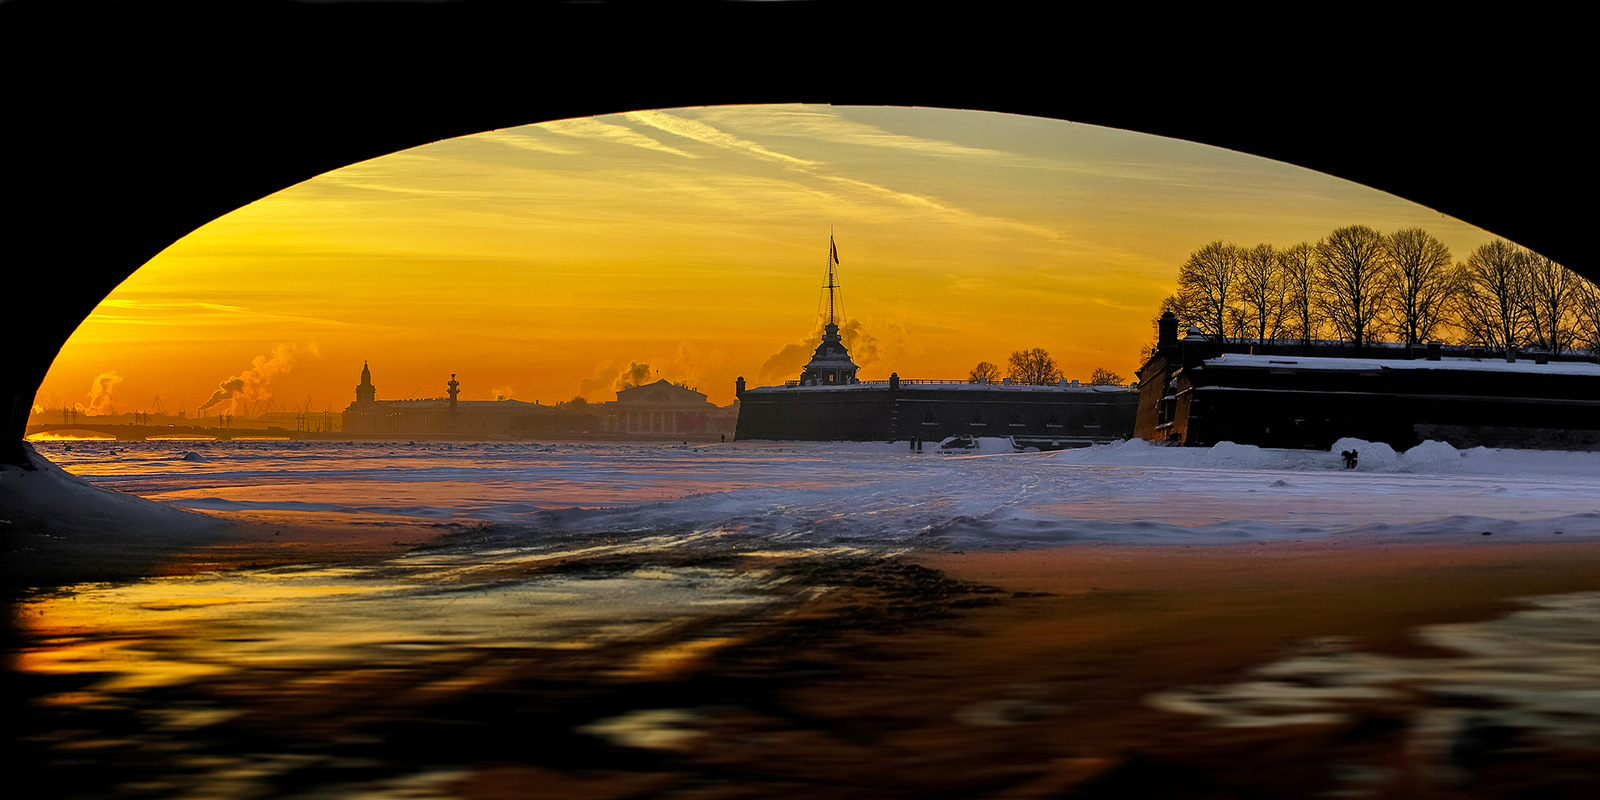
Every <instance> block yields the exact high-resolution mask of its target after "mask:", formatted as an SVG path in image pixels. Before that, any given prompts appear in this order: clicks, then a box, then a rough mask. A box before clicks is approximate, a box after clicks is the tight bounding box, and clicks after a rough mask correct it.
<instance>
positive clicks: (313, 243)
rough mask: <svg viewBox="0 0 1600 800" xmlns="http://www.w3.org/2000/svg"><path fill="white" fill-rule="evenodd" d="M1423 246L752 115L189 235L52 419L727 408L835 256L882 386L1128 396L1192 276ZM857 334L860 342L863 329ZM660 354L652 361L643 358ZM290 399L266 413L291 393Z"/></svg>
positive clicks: (82, 358)
mask: <svg viewBox="0 0 1600 800" xmlns="http://www.w3.org/2000/svg"><path fill="white" fill-rule="evenodd" d="M1350 224H1364V225H1369V226H1372V227H1374V228H1378V229H1379V230H1384V231H1389V230H1394V229H1398V228H1401V227H1421V228H1423V229H1425V230H1427V231H1429V232H1430V233H1432V234H1434V235H1435V236H1437V237H1438V238H1439V239H1441V240H1442V241H1444V242H1445V243H1446V244H1447V245H1449V246H1450V248H1451V251H1452V254H1453V255H1454V256H1455V257H1456V259H1457V260H1464V259H1465V257H1466V255H1467V254H1468V253H1469V252H1470V251H1471V250H1472V249H1473V248H1475V247H1476V246H1478V245H1479V244H1482V243H1484V242H1487V241H1490V240H1492V239H1493V238H1494V236H1493V235H1492V234H1490V233H1488V232H1486V231H1483V230H1481V229H1479V228H1476V227H1473V226H1471V225H1468V224H1466V223H1463V222H1461V221H1459V220H1455V219H1453V218H1450V217H1446V216H1444V215H1442V214H1439V213H1438V212H1435V211H1432V210H1430V209H1427V208H1424V207H1422V206H1418V205H1416V204H1413V203H1410V202H1408V201H1405V200H1401V199H1399V198H1396V197H1393V196H1391V195H1387V194H1384V193H1382V192H1378V191H1376V190H1373V189H1369V188H1366V187H1363V186H1359V185H1357V184H1353V183H1350V182H1348V181H1344V180H1341V179H1337V178H1333V177H1330V176H1327V175H1322V174H1319V173H1315V172H1312V171H1309V170H1306V169H1302V168H1300V167H1295V166H1291V165H1287V164H1283V163H1279V162H1274V161H1270V160H1267V159H1262V158H1258V157H1255V156H1249V155H1245V154H1241V153H1236V152H1232V151H1228V150H1222V149H1219V148H1214V147H1208V146H1203V145H1198V144H1194V143H1190V142H1183V141H1178V140H1172V139H1164V138H1161V137H1156V136H1149V135H1145V134H1137V133H1130V132H1127V131H1119V130H1113V129H1108V128H1100V127H1095V126H1089V125H1081V124H1074V123H1068V122H1061V121H1058V120H1050V119H1039V118H1032V117H1021V116H1015V115H1005V114H994V113H987V112H974V111H953V110H942V109H920V108H919V109H914V108H876V107H833V106H802V105H786V106H731V107H711V108H688V109H669V110H661V111H641V112H633V113H628V114H618V115H609V116H604V117H596V118H590V119H576V120H564V121H558V122H549V123H544V124H540V125H530V126H524V127H519V128H511V129H504V130H499V131H492V132H488V133H482V134H477V135H474V136H466V137H462V138H458V139H451V140H447V141H443V142H436V143H433V144H429V145H425V146H422V147H417V148H413V149H411V150H407V151H404V152H400V153H395V154H392V155H388V156H384V157H381V158H376V159H373V160H370V161H366V162H362V163H359V164H353V165H350V166H348V167H345V168H342V169H339V170H335V171H333V172H329V173H326V174H323V175H320V176H317V177H316V178H313V179H311V180H308V181H305V182H303V183H300V184H297V185H295V186H292V187H289V188H287V189H284V190H283V191H281V192H278V193H276V194H274V195H271V196H269V197H266V198H263V199H261V200H259V201H257V202H255V203H252V204H250V205H249V206H246V207H244V208H241V209H239V210H237V211H235V212H233V213H231V214H229V215H227V216H225V217H223V218H221V219H218V220H216V221H214V222H212V223H211V224H209V225H206V226H205V227H203V228H201V229H199V230H196V231H194V232H193V233H191V234H190V235H188V236H186V237H184V238H183V239H182V240H180V241H178V242H177V243H175V244H173V245H172V246H171V247H169V248H167V249H166V250H165V251H163V252H162V253H161V254H159V255H158V256H156V257H155V258H154V259H152V260H151V261H150V262H149V263H148V264H146V265H145V266H144V267H142V268H141V269H140V270H139V271H138V272H136V273H135V274H134V275H133V276H132V277H130V278H129V279H128V280H127V281H125V282H124V283H123V284H122V285H121V286H119V287H117V289H116V290H115V291H114V292H112V294H111V295H110V296H109V297H107V298H106V299H105V300H104V301H103V302H102V303H101V304H100V306H99V307H98V308H96V309H95V311H94V312H93V313H92V314H91V315H90V317H89V318H88V319H87V320H86V321H85V322H84V323H83V324H82V325H81V326H79V328H78V330H77V331H76V333H75V334H74V335H73V336H72V338H71V339H70V340H69V341H68V342H67V344H66V346H65V347H63V348H62V350H61V353H60V354H59V356H58V357H57V358H56V361H55V362H54V364H53V365H52V368H51V370H50V372H49V374H48V376H47V377H46V378H45V381H44V383H43V384H42V386H41V388H40V390H39V393H38V395H37V397H36V398H35V401H34V402H35V407H36V408H37V409H47V410H46V411H45V412H44V413H45V415H46V416H45V417H44V418H42V419H41V421H53V420H51V419H49V418H48V414H49V411H51V410H54V411H56V413H58V414H59V409H60V408H62V407H63V406H66V407H77V408H79V409H80V410H81V411H82V412H83V413H84V414H87V415H97V414H108V413H111V412H112V411H113V410H114V411H118V412H123V413H126V412H129V411H155V410H156V407H155V398H156V396H158V395H159V397H160V398H161V403H162V405H163V407H164V408H165V410H166V411H167V412H169V413H172V412H176V411H177V410H179V409H180V408H182V409H183V410H185V411H186V412H187V414H188V416H189V417H191V418H193V417H195V416H197V412H198V410H199V409H200V408H201V406H203V405H204V404H206V403H207V402H208V401H209V400H210V399H211V398H212V397H213V396H214V395H215V394H217V393H218V390H219V387H220V386H221V385H222V384H223V383H224V382H227V381H229V380H230V379H238V384H237V385H238V386H239V387H240V388H239V389H238V390H237V393H236V397H233V398H228V399H224V400H222V401H221V402H219V403H218V404H217V405H214V406H212V407H211V408H210V409H209V410H208V411H207V413H208V414H215V413H218V412H219V411H221V412H222V413H235V414H242V415H254V414H255V413H259V412H260V411H262V410H263V409H264V408H267V407H270V408H271V409H272V410H274V411H292V410H298V409H300V408H301V407H303V406H305V405H306V404H307V400H308V398H309V401H310V410H312V411H314V412H318V413H320V412H323V411H334V412H337V411H339V410H341V409H343V408H344V407H345V406H347V405H348V404H349V403H350V402H351V400H353V399H354V388H355V385H356V383H357V381H358V376H359V373H360V371H361V366H362V363H363V362H364V361H365V362H368V363H370V364H371V368H372V373H373V382H374V384H376V385H377V387H378V397H379V399H406V398H416V397H439V396H442V395H443V394H444V388H445V382H446V381H448V380H450V375H451V374H456V375H457V376H458V380H460V382H461V387H462V394H461V397H462V399H469V400H485V399H495V398H497V397H502V396H503V397H510V398H513V399H517V400H524V401H539V402H543V403H546V404H553V403H555V402H559V401H565V400H570V399H572V398H573V397H575V396H583V397H585V398H587V399H588V400H590V401H605V400H611V399H614V398H615V395H614V392H615V391H616V389H617V388H619V387H620V382H621V381H622V380H624V379H626V378H627V377H628V375H629V374H630V371H633V372H635V373H637V374H645V375H648V376H649V379H651V380H654V379H655V378H656V377H663V378H667V379H669V380H673V381H683V382H685V383H687V384H688V385H689V386H692V387H695V388H697V389H698V390H700V391H702V392H705V393H706V394H707V395H708V396H709V399H710V400H711V401H712V402H714V403H717V404H718V405H726V404H728V403H731V402H732V401H733V384H734V379H735V378H737V377H739V376H743V377H745V378H746V379H747V380H748V381H749V382H750V384H751V385H753V386H758V385H767V384H772V383H781V382H782V381H784V380H788V379H792V378H795V377H798V374H799V368H800V365H801V364H802V363H803V362H804V360H805V357H806V356H808V355H809V348H808V347H807V346H806V345H805V342H806V341H807V339H808V338H809V337H810V336H812V335H813V333H814V332H815V330H816V328H817V325H818V315H819V295H820V290H821V286H822V283H823V281H824V277H823V273H824V270H825V267H826V263H827V252H828V237H829V234H830V232H832V234H833V235H834V236H835V237H836V240H837V243H838V251H839V256H840V260H841V267H840V275H841V282H842V283H843V286H844V289H843V311H844V315H845V318H846V319H847V320H849V322H850V326H847V327H850V328H851V329H852V330H855V331H858V333H857V335H856V336H855V339H854V341H849V340H847V343H849V344H851V346H852V352H853V354H854V355H855V356H856V358H857V363H858V364H860V366H861V367H862V369H861V376H862V377H863V378H864V379H867V378H885V377H887V376H888V375H889V373H890V372H897V373H899V374H900V375H901V376H902V377H906V378H960V377H964V376H965V375H966V374H967V372H968V370H970V369H971V368H972V366H973V365H974V364H976V363H977V362H979V361H990V362H993V363H997V364H1004V363H1005V360H1006V357H1007V355H1008V354H1009V353H1011V352H1012V351H1013V350H1019V349H1028V348H1032V347H1043V348H1044V349H1045V350H1047V351H1049V352H1050V353H1051V354H1052V355H1053V356H1054V357H1055V358H1056V360H1057V361H1058V362H1059V363H1060V365H1061V367H1062V368H1063V370H1064V371H1065V373H1066V376H1067V377H1068V378H1079V379H1082V380H1087V379H1088V377H1089V374H1090V372H1091V371H1092V370H1094V369H1095V368H1097V367H1105V368H1108V369H1111V370H1114V371H1116V372H1118V373H1120V374H1121V375H1122V376H1123V377H1124V378H1125V379H1132V377H1133V370H1134V368H1135V367H1136V366H1137V364H1135V363H1134V362H1135V360H1136V357H1137V353H1138V351H1139V348H1141V347H1142V346H1143V345H1145V344H1147V343H1148V341H1149V340H1150V339H1151V338H1152V336H1151V333H1152V331H1151V319H1152V318H1153V317H1154V316H1155V314H1156V312H1157V310H1158V307H1159V304H1160V302H1161V300H1162V298H1164V297H1166V296H1167V295H1168V294H1171V293H1172V292H1173V291H1174V289H1175V285H1176V277H1177V271H1178V266H1179V265H1180V264H1181V263H1182V262H1183V261H1184V259H1185V258H1187V256H1188V254H1189V253H1190V252H1192V251H1194V250H1195V249H1197V248H1198V247H1200V246H1202V245H1204V244H1205V243H1207V242H1210V241H1213V240H1218V239H1220V240H1224V241H1233V242H1237V243H1240V244H1244V245H1253V244H1256V243H1258V242H1267V243H1270V244H1274V245H1278V246H1287V245H1291V244H1294V243H1297V242H1300V241H1316V240H1317V239H1318V238H1320V237H1322V236H1324V235H1326V234H1327V233H1328V232H1329V231H1331V230H1333V229H1334V228H1336V227H1340V226H1344V225H1350ZM852 326H853V327H852ZM639 365H648V369H647V370H643V369H642V368H639ZM268 401H270V404H269V402H268Z"/></svg>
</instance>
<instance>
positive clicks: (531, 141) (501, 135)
mask: <svg viewBox="0 0 1600 800" xmlns="http://www.w3.org/2000/svg"><path fill="white" fill-rule="evenodd" d="M528 127H530V128H536V126H531V125H530V126H528ZM476 138H478V139H480V140H482V141H485V142H494V143H495V144H503V145H505V146H507V147H515V148H517V149H519V150H534V151H537V152H540V153H553V154H555V155H558V156H575V155H578V154H579V153H581V152H583V151H582V150H579V149H576V148H572V147H562V146H561V145H559V144H557V143H555V142H551V141H546V140H545V139H543V138H541V137H536V136H529V135H527V134H524V133H517V132H514V131H509V130H501V131H489V132H488V133H480V134H478V136H477V137H476Z"/></svg>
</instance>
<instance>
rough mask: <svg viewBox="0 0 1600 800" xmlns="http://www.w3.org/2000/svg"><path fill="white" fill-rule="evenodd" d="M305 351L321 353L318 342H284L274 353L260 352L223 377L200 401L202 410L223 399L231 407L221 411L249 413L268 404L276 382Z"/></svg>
mask: <svg viewBox="0 0 1600 800" xmlns="http://www.w3.org/2000/svg"><path fill="white" fill-rule="evenodd" d="M301 351H306V352H309V353H311V355H313V356H317V355H321V353H320V352H318V349H317V346H316V345H315V344H311V345H308V346H304V347H302V346H301V345H290V344H280V345H278V346H277V347H274V348H272V355H271V356H256V357H255V360H254V361H252V362H251V363H250V368H249V369H247V370H245V371H244V372H241V373H239V374H238V375H234V376H232V377H230V378H228V379H227V380H225V381H223V382H222V383H221V385H219V386H218V387H217V390H216V391H215V392H212V393H211V398H210V399H208V400H206V401H205V402H204V403H201V404H200V410H199V413H200V414H201V415H204V414H205V413H206V411H207V410H208V409H211V408H212V407H214V406H218V405H221V404H223V403H226V404H227V407H226V408H222V409H218V411H217V413H219V414H238V413H241V412H242V413H244V414H245V415H246V416H249V415H250V413H251V412H252V410H257V409H260V408H262V407H264V406H265V405H266V403H267V401H269V400H271V399H272V382H273V381H274V380H276V379H277V378H278V377H279V376H281V375H283V374H284V373H286V372H288V371H289V370H290V369H293V368H294V362H295V358H296V357H297V356H298V355H299V354H300V352H301Z"/></svg>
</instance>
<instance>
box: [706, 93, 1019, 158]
mask: <svg viewBox="0 0 1600 800" xmlns="http://www.w3.org/2000/svg"><path fill="white" fill-rule="evenodd" d="M697 110H698V109H697ZM702 114H703V117H704V118H705V119H709V120H712V121H716V122H720V121H727V122H728V123H729V124H731V125H733V126H734V127H738V128H740V129H743V130H754V131H759V132H761V133H767V134H776V135H782V136H804V137H807V138H810V139H814V140H818V141H825V142H834V143H836V144H849V145H859V146H863V147H884V148H892V149H895V150H910V151H915V152H919V153H926V154H929V155H936V156H950V157H960V158H983V159H992V158H996V157H1004V156H1007V155H1009V154H1007V153H1004V152H1002V151H999V150H990V149H987V148H982V147H967V146H966V145H960V144H956V143H955V142H948V141H944V140H941V139H929V138H925V137H921V136H907V135H906V134H902V133H893V132H890V131H886V130H884V129H882V128H880V127H878V126H876V125H868V124H866V123H864V122H856V121H854V120H849V119H846V118H844V117H843V116H842V115H841V114H840V112H839V110H838V109H834V108H827V107H817V106H799V105H796V106H777V107H774V106H763V107H747V106H724V107H712V108H707V109H704V111H703V112H702Z"/></svg>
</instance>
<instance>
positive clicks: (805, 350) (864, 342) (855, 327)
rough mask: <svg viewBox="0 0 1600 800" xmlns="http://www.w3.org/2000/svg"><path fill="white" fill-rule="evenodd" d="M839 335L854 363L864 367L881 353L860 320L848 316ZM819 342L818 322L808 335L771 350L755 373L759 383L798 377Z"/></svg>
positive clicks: (876, 342) (820, 341)
mask: <svg viewBox="0 0 1600 800" xmlns="http://www.w3.org/2000/svg"><path fill="white" fill-rule="evenodd" d="M839 338H841V339H843V340H844V346H845V347H846V348H848V349H849V350H850V359H851V360H852V361H854V362H856V366H858V367H865V366H867V365H868V364H872V363H874V362H876V361H877V360H878V358H879V357H880V356H881V352H880V350H879V348H878V339H877V337H875V336H873V335H872V334H870V333H867V330H866V328H865V326H863V325H862V324H861V320H858V319H847V320H845V321H844V324H843V325H840V326H839ZM820 344H822V323H821V322H820V321H819V322H818V323H817V329H816V330H814V331H812V332H811V335H810V336H808V337H806V338H804V339H802V340H800V341H798V342H790V343H789V344H786V345H784V346H783V349H781V350H779V351H778V352H776V353H773V354H772V356H771V357H770V358H768V359H767V360H766V362H765V363H763V364H762V365H761V369H760V371H758V372H757V373H756V380H757V381H758V382H766V381H785V380H793V379H796V378H799V377H800V370H801V369H802V368H803V367H805V365H806V362H807V361H809V360H811V354H812V353H814V352H816V349H817V345H820Z"/></svg>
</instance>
